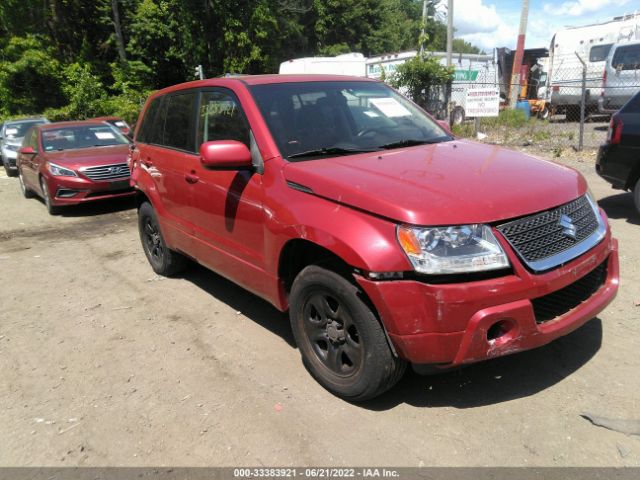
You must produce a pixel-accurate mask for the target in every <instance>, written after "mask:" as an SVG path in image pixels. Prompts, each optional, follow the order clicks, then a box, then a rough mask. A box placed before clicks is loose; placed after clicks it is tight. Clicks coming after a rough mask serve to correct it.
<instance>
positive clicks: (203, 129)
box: [198, 91, 249, 147]
mask: <svg viewBox="0 0 640 480" xmlns="http://www.w3.org/2000/svg"><path fill="white" fill-rule="evenodd" d="M199 116H200V128H199V129H198V145H202V144H203V143H204V142H210V141H213V140H237V141H238V142H242V143H244V144H245V145H246V146H247V147H249V123H248V122H247V119H246V117H245V115H244V112H243V111H242V108H241V107H240V103H239V102H238V100H237V99H236V98H235V96H233V95H232V94H231V93H226V92H221V91H205V92H202V98H201V102H200V113H199Z"/></svg>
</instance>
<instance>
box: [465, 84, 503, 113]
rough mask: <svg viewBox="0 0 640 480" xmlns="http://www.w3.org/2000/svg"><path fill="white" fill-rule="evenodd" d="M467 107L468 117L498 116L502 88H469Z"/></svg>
mask: <svg viewBox="0 0 640 480" xmlns="http://www.w3.org/2000/svg"><path fill="white" fill-rule="evenodd" d="M465 107H466V108H465V116H467V117H497V116H498V111H499V109H500V90H498V89H497V88H474V89H470V90H467V98H466V105H465Z"/></svg>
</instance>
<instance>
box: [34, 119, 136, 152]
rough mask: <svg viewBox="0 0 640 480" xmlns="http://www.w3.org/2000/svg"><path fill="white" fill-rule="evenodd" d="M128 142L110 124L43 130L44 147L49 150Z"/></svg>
mask: <svg viewBox="0 0 640 480" xmlns="http://www.w3.org/2000/svg"><path fill="white" fill-rule="evenodd" d="M128 143H129V140H127V138H126V137H125V136H124V135H122V134H121V133H120V132H119V131H118V130H116V129H115V128H113V127H110V126H108V125H88V126H84V125H83V126H77V127H65V128H59V129H55V130H48V129H47V130H44V131H43V132H42V147H43V148H44V150H45V151H47V152H51V151H54V150H71V149H76V148H92V147H108V146H111V145H125V144H128Z"/></svg>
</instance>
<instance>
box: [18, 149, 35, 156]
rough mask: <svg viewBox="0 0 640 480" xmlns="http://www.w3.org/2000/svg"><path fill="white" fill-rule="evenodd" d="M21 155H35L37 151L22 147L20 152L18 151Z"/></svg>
mask: <svg viewBox="0 0 640 480" xmlns="http://www.w3.org/2000/svg"><path fill="white" fill-rule="evenodd" d="M18 152H19V153H21V154H23V155H35V154H36V151H35V150H34V149H33V147H22V148H21V149H20V150H18Z"/></svg>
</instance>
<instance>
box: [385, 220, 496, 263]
mask: <svg viewBox="0 0 640 480" xmlns="http://www.w3.org/2000/svg"><path fill="white" fill-rule="evenodd" d="M397 234H398V241H399V242H400V246H401V247H402V249H403V250H404V251H405V253H406V254H407V256H408V257H409V260H410V261H411V263H412V264H413V268H414V269H415V270H416V271H417V272H420V273H427V274H432V275H433V274H444V273H467V272H482V271H485V270H496V269H499V268H505V267H508V266H509V260H508V259H507V255H506V254H505V253H504V250H503V249H502V247H501V246H500V244H499V243H498V241H497V240H496V237H495V236H494V235H493V232H492V231H491V228H490V227H489V226H487V225H460V226H453V227H430V228H429V227H422V228H419V227H406V226H398V231H397Z"/></svg>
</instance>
